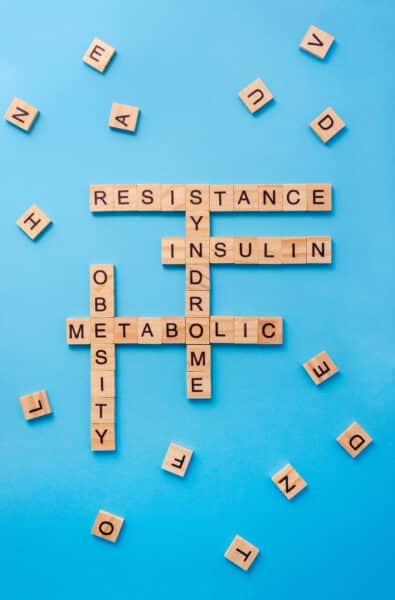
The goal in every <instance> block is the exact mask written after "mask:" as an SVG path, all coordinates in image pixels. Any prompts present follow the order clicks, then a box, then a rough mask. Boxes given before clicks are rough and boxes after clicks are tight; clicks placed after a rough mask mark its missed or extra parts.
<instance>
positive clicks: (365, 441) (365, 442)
mask: <svg viewBox="0 0 395 600" xmlns="http://www.w3.org/2000/svg"><path fill="white" fill-rule="evenodd" d="M336 440H337V442H338V443H339V444H340V446H341V447H342V448H344V450H345V451H346V452H348V453H349V455H350V456H352V457H353V458H356V457H357V456H358V455H359V454H361V452H363V450H365V448H367V447H368V446H369V444H371V443H372V442H373V439H372V438H371V437H370V435H369V434H368V433H367V432H366V431H365V430H364V429H362V427H361V426H360V425H358V423H356V422H355V421H354V423H351V425H350V426H349V427H347V429H346V430H345V431H343V433H342V434H341V435H339V437H338V438H336Z"/></svg>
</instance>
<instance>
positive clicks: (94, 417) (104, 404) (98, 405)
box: [91, 396, 115, 440]
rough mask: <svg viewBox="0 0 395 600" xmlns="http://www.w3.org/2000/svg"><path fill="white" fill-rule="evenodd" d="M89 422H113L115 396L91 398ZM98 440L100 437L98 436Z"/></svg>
mask: <svg viewBox="0 0 395 600" xmlns="http://www.w3.org/2000/svg"><path fill="white" fill-rule="evenodd" d="M91 423H100V424H101V425H103V424H105V423H108V424H110V423H115V398H101V397H100V396H98V397H96V396H92V398H91ZM99 440H100V438H99Z"/></svg>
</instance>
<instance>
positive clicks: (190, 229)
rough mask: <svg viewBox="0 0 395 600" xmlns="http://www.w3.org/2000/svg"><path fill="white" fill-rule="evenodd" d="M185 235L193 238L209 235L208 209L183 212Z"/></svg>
mask: <svg viewBox="0 0 395 600" xmlns="http://www.w3.org/2000/svg"><path fill="white" fill-rule="evenodd" d="M185 232H186V237H187V238H190V239H195V240H201V239H203V238H209V237H210V213H209V211H208V210H206V211H200V210H194V211H193V212H189V211H188V212H186V213H185Z"/></svg>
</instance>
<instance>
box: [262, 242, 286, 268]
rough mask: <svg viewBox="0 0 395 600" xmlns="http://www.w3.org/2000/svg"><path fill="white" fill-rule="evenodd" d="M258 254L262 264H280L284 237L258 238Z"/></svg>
mask: <svg viewBox="0 0 395 600" xmlns="http://www.w3.org/2000/svg"><path fill="white" fill-rule="evenodd" d="M257 255H258V262H259V264H260V265H280V264H281V263H282V238H280V237H278V238H260V237H259V238H257Z"/></svg>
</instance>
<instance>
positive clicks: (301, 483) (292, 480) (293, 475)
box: [272, 465, 307, 500]
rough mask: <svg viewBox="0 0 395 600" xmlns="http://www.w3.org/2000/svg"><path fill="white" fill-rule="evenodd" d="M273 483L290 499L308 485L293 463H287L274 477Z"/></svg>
mask: <svg viewBox="0 0 395 600" xmlns="http://www.w3.org/2000/svg"><path fill="white" fill-rule="evenodd" d="M272 481H273V483H275V485H276V486H277V487H278V489H279V490H280V492H282V493H283V494H284V496H285V497H286V498H287V499H288V500H292V498H294V497H295V496H296V495H297V494H299V492H301V491H302V490H304V488H305V487H307V483H306V482H305V480H304V479H302V477H301V476H300V475H299V473H298V472H297V471H295V469H294V468H293V466H292V465H285V467H283V468H282V469H281V470H280V471H278V473H276V474H275V475H273V477H272Z"/></svg>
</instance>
